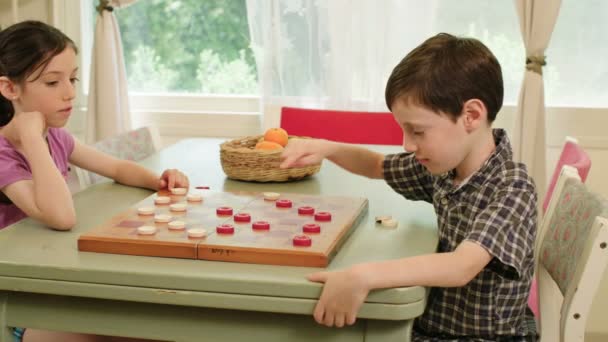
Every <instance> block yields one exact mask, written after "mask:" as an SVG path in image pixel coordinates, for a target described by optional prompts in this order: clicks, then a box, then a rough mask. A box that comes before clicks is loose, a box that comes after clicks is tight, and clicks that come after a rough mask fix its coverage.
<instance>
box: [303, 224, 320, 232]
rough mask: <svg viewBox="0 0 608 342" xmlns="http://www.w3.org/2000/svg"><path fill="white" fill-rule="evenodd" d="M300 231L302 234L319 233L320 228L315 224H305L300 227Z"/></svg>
mask: <svg viewBox="0 0 608 342" xmlns="http://www.w3.org/2000/svg"><path fill="white" fill-rule="evenodd" d="M302 231H303V232H304V233H320V232H321V226H319V225H318V224H316V223H307V224H305V225H303V226H302Z"/></svg>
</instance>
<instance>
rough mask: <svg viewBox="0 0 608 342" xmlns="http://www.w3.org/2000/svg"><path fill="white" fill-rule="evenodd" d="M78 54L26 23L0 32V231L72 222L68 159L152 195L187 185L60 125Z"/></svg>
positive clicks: (32, 336)
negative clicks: (31, 221)
mask: <svg viewBox="0 0 608 342" xmlns="http://www.w3.org/2000/svg"><path fill="white" fill-rule="evenodd" d="M76 53H77V49H76V46H75V44H74V42H73V41H72V40H71V39H70V38H68V37H67V36H66V35H64V34H63V33H62V32H60V31H59V30H57V29H55V28H53V27H51V26H49V25H46V24H44V23H41V22H36V21H25V22H21V23H18V24H15V25H13V26H10V27H8V28H7V29H5V30H3V31H1V32H0V229H2V228H4V227H6V226H8V225H10V224H12V223H15V222H17V221H19V220H21V219H22V218H24V217H27V216H29V217H33V218H35V219H37V220H39V221H41V222H43V223H44V224H46V225H47V226H49V227H50V228H52V229H57V230H69V229H71V228H72V227H73V226H74V225H75V223H76V214H75V210H74V203H73V201H72V196H71V194H70V191H69V189H68V186H67V183H66V177H67V172H68V162H69V163H72V164H74V165H76V166H79V167H81V168H83V169H87V170H90V171H93V172H96V173H98V174H101V175H103V176H106V177H108V178H112V179H114V180H115V181H116V182H118V183H122V184H125V185H131V186H137V187H143V188H149V189H152V190H158V189H161V188H165V187H168V188H170V189H171V188H173V187H186V188H187V187H188V186H189V182H188V178H187V177H186V176H185V175H184V174H183V173H181V172H180V171H178V170H175V169H171V170H166V171H165V172H163V174H162V175H161V176H158V175H156V174H154V173H153V172H151V171H149V170H147V169H145V168H143V167H142V166H140V165H138V164H136V163H134V162H131V161H126V160H119V159H116V158H114V157H111V156H109V155H107V154H104V153H102V152H99V151H97V150H95V149H93V148H91V147H89V146H86V145H84V144H81V143H80V142H78V141H76V140H75V139H74V138H73V137H72V136H71V135H70V134H69V133H68V132H67V131H65V130H64V129H63V128H62V127H63V126H65V124H66V123H67V121H68V119H69V117H70V114H71V112H72V101H73V100H74V96H75V83H76V82H77V81H78V79H77V78H76V74H77V71H78V68H77V67H76ZM21 332H22V330H21V329H16V330H15V334H16V338H17V340H19V341H21V340H23V341H26V342H33V341H70V340H71V341H100V340H102V337H100V336H90V335H81V334H71V333H56V332H50V331H41V330H30V329H28V330H27V331H26V332H25V336H21V335H23V334H22V333H21Z"/></svg>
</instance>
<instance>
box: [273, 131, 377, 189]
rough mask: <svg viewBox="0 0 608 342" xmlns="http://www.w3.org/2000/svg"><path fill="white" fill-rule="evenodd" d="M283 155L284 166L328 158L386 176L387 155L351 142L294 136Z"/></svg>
mask: <svg viewBox="0 0 608 342" xmlns="http://www.w3.org/2000/svg"><path fill="white" fill-rule="evenodd" d="M282 158H283V163H281V167H282V168H289V167H301V166H306V165H311V164H317V163H319V162H321V161H322V160H323V159H326V158H327V159H329V160H330V161H332V162H334V163H335V164H336V165H338V166H340V167H342V168H343V169H345V170H347V171H349V172H352V173H355V174H358V175H361V176H365V177H368V178H377V179H382V178H384V176H383V170H382V163H383V161H384V155H383V154H381V153H377V152H373V151H370V150H368V149H365V148H362V147H358V146H355V145H351V144H344V143H338V142H334V141H329V140H322V139H293V140H290V141H289V144H287V146H286V147H285V150H284V151H283V154H282Z"/></svg>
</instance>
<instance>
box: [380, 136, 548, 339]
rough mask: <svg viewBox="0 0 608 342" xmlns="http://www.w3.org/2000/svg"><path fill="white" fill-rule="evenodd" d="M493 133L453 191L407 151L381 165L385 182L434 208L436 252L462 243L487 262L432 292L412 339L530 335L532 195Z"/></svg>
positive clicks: (521, 169)
mask: <svg viewBox="0 0 608 342" xmlns="http://www.w3.org/2000/svg"><path fill="white" fill-rule="evenodd" d="M493 133H494V140H495V142H496V150H495V151H494V153H493V154H492V155H491V156H490V158H489V159H488V160H487V161H486V162H485V164H484V165H483V166H482V167H481V168H480V169H479V170H478V171H477V172H476V173H474V174H473V175H472V177H470V178H469V179H468V181H466V182H465V183H463V184H461V185H460V186H458V187H455V186H454V185H453V176H454V173H453V171H452V172H449V173H447V174H444V175H441V176H433V175H431V174H430V173H429V172H428V171H427V170H426V169H425V168H424V167H423V166H422V165H421V164H420V163H418V162H417V161H416V159H415V157H414V155H413V154H412V153H399V154H392V155H387V156H386V158H385V160H384V178H385V180H386V182H387V183H388V184H389V185H390V186H391V187H392V188H393V189H394V190H395V191H397V192H398V193H400V194H402V195H403V196H404V197H405V198H407V199H410V200H422V201H427V202H430V203H432V204H433V206H434V207H435V212H436V213H437V223H438V233H439V246H438V252H440V253H441V252H451V251H454V250H455V249H456V247H457V246H458V245H459V244H460V243H461V242H462V241H464V240H468V241H472V242H475V243H477V244H479V245H480V246H482V247H483V248H485V249H486V250H487V251H488V252H489V253H490V254H491V255H492V257H493V258H492V260H491V261H490V263H489V264H488V265H487V266H486V267H485V268H484V269H483V270H482V271H481V273H479V274H478V275H477V276H476V277H475V278H474V279H473V280H472V281H471V282H469V283H468V284H467V285H465V286H464V287H454V288H432V289H431V292H430V295H429V298H428V304H427V307H426V310H425V312H424V314H423V315H422V316H421V317H419V318H418V319H417V320H416V323H415V330H416V331H417V333H415V334H414V335H415V336H416V335H428V336H436V337H439V338H444V339H450V338H456V339H457V338H458V337H465V336H466V337H470V338H479V339H480V340H483V339H487V340H492V341H496V340H498V339H502V337H507V336H526V335H530V334H534V332H531V331H529V330H528V328H527V326H526V323H525V312H526V305H527V299H528V293H529V290H530V283H531V279H532V274H533V272H534V240H535V236H536V224H537V222H536V220H537V197H536V190H535V186H534V183H533V181H532V179H531V178H530V177H529V176H528V173H527V171H526V167H525V166H524V165H523V164H520V163H515V162H513V160H512V151H511V145H510V143H509V140H508V138H507V136H506V133H505V131H504V130H500V129H495V130H494V131H493Z"/></svg>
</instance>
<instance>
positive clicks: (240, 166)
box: [220, 135, 321, 182]
mask: <svg viewBox="0 0 608 342" xmlns="http://www.w3.org/2000/svg"><path fill="white" fill-rule="evenodd" d="M261 138H262V135H256V136H249V137H244V138H239V139H234V140H230V141H227V142H225V143H223V144H221V145H220V160H221V162H222V169H223V170H224V173H226V175H227V176H228V177H229V178H232V179H239V180H245V181H256V182H288V181H293V180H298V179H302V178H305V177H308V176H311V175H313V174H315V173H317V172H319V170H320V169H321V164H320V163H319V164H316V165H309V166H306V167H297V168H289V169H281V168H279V165H280V164H281V150H278V151H262V150H256V149H254V147H255V145H256V144H257V143H258V141H260V140H261ZM289 138H301V139H306V138H305V137H295V136H289Z"/></svg>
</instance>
